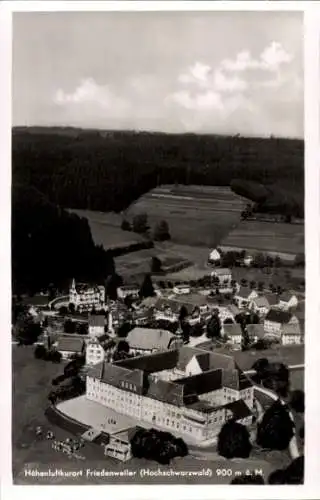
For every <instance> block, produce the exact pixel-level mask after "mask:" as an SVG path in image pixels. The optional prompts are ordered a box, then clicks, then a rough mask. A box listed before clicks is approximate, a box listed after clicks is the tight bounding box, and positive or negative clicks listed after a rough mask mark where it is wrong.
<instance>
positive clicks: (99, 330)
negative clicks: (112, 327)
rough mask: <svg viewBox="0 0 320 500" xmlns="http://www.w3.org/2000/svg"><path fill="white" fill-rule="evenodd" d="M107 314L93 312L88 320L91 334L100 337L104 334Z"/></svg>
mask: <svg viewBox="0 0 320 500" xmlns="http://www.w3.org/2000/svg"><path fill="white" fill-rule="evenodd" d="M105 323H106V321H105V316H104V315H102V314H91V315H90V316H89V320H88V326H89V336H90V337H99V335H103V334H104V331H105V330H104V327H105Z"/></svg>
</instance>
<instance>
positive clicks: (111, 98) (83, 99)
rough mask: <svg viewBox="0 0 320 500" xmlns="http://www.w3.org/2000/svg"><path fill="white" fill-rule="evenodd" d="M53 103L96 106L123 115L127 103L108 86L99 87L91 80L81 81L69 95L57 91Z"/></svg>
mask: <svg viewBox="0 0 320 500" xmlns="http://www.w3.org/2000/svg"><path fill="white" fill-rule="evenodd" d="M53 100H54V103H55V104H57V105H58V106H73V107H74V106H84V105H86V106H88V105H90V106H94V107H96V106H98V107H100V108H101V109H103V110H109V111H112V112H113V113H116V114H119V113H124V112H125V111H126V110H127V108H128V105H129V103H128V102H127V101H126V100H125V99H122V98H119V97H118V96H117V95H116V94H115V93H114V92H113V91H112V90H111V89H110V87H109V86H108V85H99V84H97V83H96V82H95V80H94V79H93V78H86V79H83V80H81V82H80V84H79V85H78V86H77V87H76V88H75V90H74V91H73V92H71V93H67V92H65V91H64V90H62V89H58V90H57V92H56V93H55V95H54V98H53Z"/></svg>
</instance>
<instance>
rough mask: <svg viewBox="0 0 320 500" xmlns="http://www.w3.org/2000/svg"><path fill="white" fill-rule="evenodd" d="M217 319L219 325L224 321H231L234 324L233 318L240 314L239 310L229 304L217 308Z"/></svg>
mask: <svg viewBox="0 0 320 500" xmlns="http://www.w3.org/2000/svg"><path fill="white" fill-rule="evenodd" d="M217 309H218V311H219V318H220V321H221V323H224V322H225V321H226V320H231V321H232V322H233V323H235V318H236V316H238V314H240V309H239V308H238V307H237V306H235V305H234V304H229V305H227V306H218V307H217Z"/></svg>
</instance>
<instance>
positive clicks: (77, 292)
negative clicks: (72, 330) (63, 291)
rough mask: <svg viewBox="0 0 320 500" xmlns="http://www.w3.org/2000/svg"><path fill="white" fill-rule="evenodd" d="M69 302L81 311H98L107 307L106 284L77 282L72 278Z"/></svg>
mask: <svg viewBox="0 0 320 500" xmlns="http://www.w3.org/2000/svg"><path fill="white" fill-rule="evenodd" d="M69 303H70V304H73V305H74V307H75V309H77V310H78V311H79V312H83V311H91V310H92V309H93V308H94V309H95V310H96V311H99V310H101V309H104V307H105V288H104V286H97V285H88V284H87V283H78V284H76V282H75V280H74V279H73V280H72V284H71V287H70V290H69Z"/></svg>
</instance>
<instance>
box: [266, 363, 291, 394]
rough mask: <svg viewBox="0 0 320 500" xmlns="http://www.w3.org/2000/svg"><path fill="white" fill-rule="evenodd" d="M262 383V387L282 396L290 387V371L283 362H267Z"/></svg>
mask: <svg viewBox="0 0 320 500" xmlns="http://www.w3.org/2000/svg"><path fill="white" fill-rule="evenodd" d="M262 383H263V385H264V387H266V388H268V389H271V390H272V391H274V392H276V393H277V394H279V395H280V396H282V397H286V396H287V395H288V391H289V387H290V373H289V369H288V367H287V366H286V365H285V364H284V363H278V362H272V363H269V365H268V366H267V368H266V371H265V375H264V378H263V379H262Z"/></svg>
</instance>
